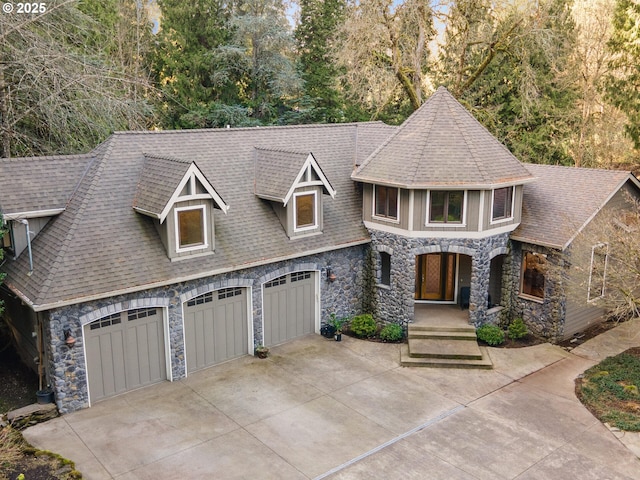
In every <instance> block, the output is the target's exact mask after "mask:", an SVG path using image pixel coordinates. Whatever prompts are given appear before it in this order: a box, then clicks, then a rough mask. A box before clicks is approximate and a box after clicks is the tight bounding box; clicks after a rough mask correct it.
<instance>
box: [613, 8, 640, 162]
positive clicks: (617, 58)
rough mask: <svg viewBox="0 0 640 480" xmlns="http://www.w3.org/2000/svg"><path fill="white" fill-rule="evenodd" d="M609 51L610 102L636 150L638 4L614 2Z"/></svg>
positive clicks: (639, 131) (639, 125)
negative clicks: (624, 120)
mask: <svg viewBox="0 0 640 480" xmlns="http://www.w3.org/2000/svg"><path fill="white" fill-rule="evenodd" d="M609 48H610V49H611V51H612V53H613V54H614V58H613V59H612V60H611V61H610V62H609V66H610V68H611V69H612V70H613V72H614V73H613V74H611V75H610V76H609V78H608V84H607V94H608V98H609V99H610V100H611V102H612V103H613V104H614V105H615V106H616V107H618V108H619V109H620V110H622V111H623V112H624V113H625V114H626V115H627V124H626V125H625V131H626V133H627V134H628V135H629V137H631V139H632V140H633V142H634V146H635V148H636V149H638V148H640V3H638V2H637V1H635V0H617V2H616V7H615V11H614V15H613V33H612V36H611V39H610V40H609Z"/></svg>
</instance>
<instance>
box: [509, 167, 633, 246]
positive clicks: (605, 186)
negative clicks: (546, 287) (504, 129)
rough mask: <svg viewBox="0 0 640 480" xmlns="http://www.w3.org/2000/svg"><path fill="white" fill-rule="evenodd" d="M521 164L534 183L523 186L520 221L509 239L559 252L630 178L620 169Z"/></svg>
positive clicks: (627, 173)
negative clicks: (555, 249) (533, 179)
mask: <svg viewBox="0 0 640 480" xmlns="http://www.w3.org/2000/svg"><path fill="white" fill-rule="evenodd" d="M524 165H525V166H526V168H527V169H528V170H529V171H530V172H531V173H532V174H533V175H534V176H535V177H536V180H535V181H533V182H531V183H529V184H527V185H525V186H524V196H523V200H522V203H523V207H522V222H521V223H520V225H519V226H518V228H517V229H516V230H515V231H514V232H513V233H512V235H511V238H514V239H516V240H520V241H523V242H528V243H534V244H538V245H545V246H550V247H554V248H560V249H564V248H566V247H567V246H568V244H569V243H570V242H571V240H572V239H573V237H574V236H575V235H576V234H577V233H578V232H579V231H580V230H581V229H582V228H583V227H584V225H585V224H586V223H588V222H589V221H590V220H591V219H592V218H593V216H594V215H595V214H596V213H598V211H599V210H600V209H601V208H602V207H603V206H604V205H605V204H606V202H607V201H608V200H609V199H610V198H611V196H612V195H613V194H615V193H616V192H617V191H618V189H619V188H620V187H621V186H622V184H623V183H624V182H626V181H627V180H629V179H632V176H631V174H630V173H629V172H624V171H620V170H597V169H591V168H576V167H561V166H557V165H534V164H524Z"/></svg>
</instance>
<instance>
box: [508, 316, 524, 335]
mask: <svg viewBox="0 0 640 480" xmlns="http://www.w3.org/2000/svg"><path fill="white" fill-rule="evenodd" d="M507 331H508V333H509V338H510V339H511V340H518V339H520V338H524V337H526V336H527V335H529V330H527V326H526V325H525V324H524V320H522V319H521V318H516V319H514V320H513V322H511V324H510V325H509V328H508V329H507Z"/></svg>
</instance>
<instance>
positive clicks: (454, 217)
mask: <svg viewBox="0 0 640 480" xmlns="http://www.w3.org/2000/svg"><path fill="white" fill-rule="evenodd" d="M464 203H465V192H464V190H451V191H447V190H431V191H430V192H429V208H428V210H429V211H428V213H427V224H431V223H452V224H462V223H463V222H464Z"/></svg>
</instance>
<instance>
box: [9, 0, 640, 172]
mask: <svg viewBox="0 0 640 480" xmlns="http://www.w3.org/2000/svg"><path fill="white" fill-rule="evenodd" d="M6 5H7V3H4V4H3V9H2V10H3V12H2V13H0V145H1V147H0V156H2V157H11V156H14V157H15V156H33V155H51V154H71V153H80V152H86V151H89V150H91V149H92V148H94V147H95V146H96V145H97V144H98V143H99V142H101V141H103V140H104V139H105V138H107V136H108V135H109V134H111V133H112V132H113V131H116V130H137V129H187V128H213V127H227V126H230V127H246V126H258V125H260V126H263V125H292V124H306V123H336V122H354V121H362V120H382V121H384V122H386V123H390V124H399V123H401V122H402V121H403V120H404V119H405V118H407V117H408V116H409V115H410V114H411V112H413V111H414V110H415V109H416V108H418V107H419V106H420V104H421V103H422V102H423V101H424V100H425V99H426V98H428V96H429V95H430V94H431V93H432V92H433V91H434V90H435V89H436V88H437V87H439V86H440V85H444V86H445V87H447V88H448V89H449V91H450V92H451V93H452V94H453V95H454V96H455V97H456V98H457V99H458V100H459V101H460V102H461V103H462V104H463V105H465V106H466V108H467V109H469V110H470V111H471V112H472V113H473V114H474V115H475V116H476V118H478V119H479V120H480V121H481V122H482V123H483V124H484V125H485V126H486V127H487V128H488V129H489V130H490V131H491V132H492V133H493V134H494V135H495V136H496V137H497V138H498V139H499V140H500V141H501V142H503V143H504V144H505V145H506V146H507V147H508V148H509V149H510V150H511V151H512V152H513V153H514V154H515V155H516V157H518V158H519V159H520V160H522V161H526V162H534V163H548V164H561V165H575V166H588V167H601V168H625V169H627V170H634V171H635V172H636V173H638V171H639V170H640V155H639V150H638V149H639V148H640V3H639V2H638V1H637V0H573V1H571V0H538V1H531V0H495V1H490V0H459V1H440V0H433V1H428V0H298V1H297V2H295V3H288V2H287V1H283V0H190V1H184V0H84V1H78V0H49V1H47V2H45V3H32V4H28V5H30V6H29V11H30V12H31V13H26V12H25V11H24V10H25V7H24V5H27V4H18V3H14V4H11V6H12V7H13V11H12V12H9V8H10V7H6ZM20 5H22V7H21V8H22V11H21V12H18V10H17V7H20Z"/></svg>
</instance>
